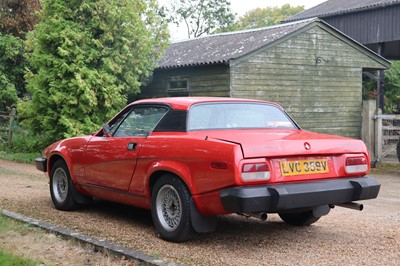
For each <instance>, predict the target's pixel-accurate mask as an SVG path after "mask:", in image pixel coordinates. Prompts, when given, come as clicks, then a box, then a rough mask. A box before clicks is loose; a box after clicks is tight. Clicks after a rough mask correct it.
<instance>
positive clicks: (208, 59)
mask: <svg viewBox="0 0 400 266" xmlns="http://www.w3.org/2000/svg"><path fill="white" fill-rule="evenodd" d="M316 20H318V19H309V20H303V21H298V22H292V23H286V24H280V25H276V26H272V27H266V28H259V29H253V30H245V31H236V32H228V33H222V34H215V35H210V36H206V37H200V38H195V39H189V40H186V41H180V42H176V43H172V44H171V46H170V47H169V48H168V49H167V51H166V53H165V55H164V57H163V58H162V59H161V60H160V61H159V62H158V64H159V68H174V67H184V66H198V65H209V64H224V63H228V62H229V61H230V60H231V59H235V58H239V57H241V56H244V55H246V54H248V53H250V52H253V51H255V50H257V49H259V48H261V47H264V46H265V45H267V44H270V43H272V42H274V41H276V40H279V39H280V38H282V37H284V36H286V35H288V34H290V33H292V32H295V31H297V30H299V29H301V28H303V27H305V26H307V25H308V24H310V23H312V22H313V21H316Z"/></svg>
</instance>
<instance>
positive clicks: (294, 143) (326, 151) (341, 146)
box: [204, 129, 367, 158]
mask: <svg viewBox="0 0 400 266" xmlns="http://www.w3.org/2000/svg"><path fill="white" fill-rule="evenodd" d="M204 133H205V132H204ZM207 136H208V137H209V138H215V139H218V140H221V141H227V142H231V143H237V144H239V145H241V147H242V151H243V157H244V158H258V157H270V158H271V157H288V156H298V155H301V156H307V155H334V154H344V153H365V154H366V153H367V150H366V147H365V145H364V143H363V142H362V141H361V140H356V139H351V138H345V137H340V136H333V135H326V134H319V133H313V132H309V131H304V130H254V129H253V130H236V131H235V132H232V133H231V134H228V133H227V132H226V131H210V132H207Z"/></svg>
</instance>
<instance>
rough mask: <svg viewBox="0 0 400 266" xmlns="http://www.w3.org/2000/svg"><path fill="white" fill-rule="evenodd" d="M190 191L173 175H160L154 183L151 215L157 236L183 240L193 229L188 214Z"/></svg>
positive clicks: (176, 240) (169, 239)
mask: <svg viewBox="0 0 400 266" xmlns="http://www.w3.org/2000/svg"><path fill="white" fill-rule="evenodd" d="M190 198H191V196H190V193H189V190H188V188H187V187H186V185H185V184H184V183H183V181H182V180H181V179H179V178H178V177H177V176H175V175H171V174H167V175H164V176H162V177H161V178H160V179H158V180H157V182H156V183H155V184H154V187H153V189H152V195H151V216H152V218H153V224H154V226H155V228H156V230H157V232H158V233H159V236H160V237H161V238H162V239H164V240H167V241H171V242H184V241H187V240H189V239H191V238H192V237H193V235H194V234H195V231H194V229H193V227H192V221H191V216H190Z"/></svg>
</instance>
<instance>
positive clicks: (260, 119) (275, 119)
mask: <svg viewBox="0 0 400 266" xmlns="http://www.w3.org/2000/svg"><path fill="white" fill-rule="evenodd" d="M233 128H237V129H248V128H287V129H295V128H297V127H296V125H295V124H294V123H293V122H292V120H291V119H290V118H289V117H288V116H287V114H286V113H285V112H284V111H282V110H281V109H279V108H278V107H276V106H274V105H269V104H260V103H205V104H204V103H203V104H198V105H194V106H192V107H191V108H190V110H189V117H188V130H189V131H191V130H207V129H233Z"/></svg>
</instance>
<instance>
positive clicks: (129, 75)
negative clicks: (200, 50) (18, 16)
mask: <svg viewBox="0 0 400 266" xmlns="http://www.w3.org/2000/svg"><path fill="white" fill-rule="evenodd" d="M43 3H44V4H43V12H42V14H41V20H40V22H39V23H38V24H37V25H36V29H35V31H33V32H31V33H30V34H28V37H27V49H28V50H29V55H28V57H29V62H30V65H31V69H30V71H29V72H28V73H27V75H26V78H27V88H28V90H29V91H30V92H31V93H32V99H31V100H29V101H26V102H23V103H21V104H20V105H19V111H20V114H21V115H22V116H23V117H25V118H26V120H25V121H24V123H25V124H26V125H27V126H29V128H30V129H31V130H32V131H33V132H35V133H42V134H44V133H46V134H47V135H48V139H47V140H48V141H49V142H50V141H53V140H55V139H59V138H63V137H70V136H75V135H79V134H87V133H91V132H93V131H95V130H98V129H99V127H100V125H101V124H102V123H104V122H105V121H106V120H107V119H109V118H111V117H112V116H113V115H115V113H116V112H117V111H119V110H120V109H121V108H122V107H123V106H124V105H125V104H126V101H127V95H128V94H129V93H131V94H136V93H138V92H139V91H140V86H141V80H145V79H146V77H148V76H149V75H150V74H151V72H152V70H153V69H154V67H155V64H156V62H157V60H158V59H159V58H160V56H161V55H162V53H163V51H164V50H165V48H166V46H167V44H168V43H167V42H168V41H167V40H168V32H167V25H166V24H165V23H164V22H162V20H161V18H160V16H159V15H158V13H157V11H158V8H157V4H156V2H155V0H120V1H109V0H69V1H64V0H47V1H45V2H43Z"/></svg>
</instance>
